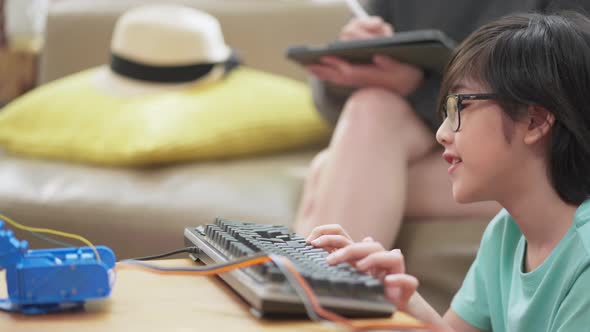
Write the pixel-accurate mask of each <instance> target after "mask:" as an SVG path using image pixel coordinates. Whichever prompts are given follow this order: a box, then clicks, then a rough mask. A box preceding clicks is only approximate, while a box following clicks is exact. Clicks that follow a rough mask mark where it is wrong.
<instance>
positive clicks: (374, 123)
mask: <svg viewBox="0 0 590 332" xmlns="http://www.w3.org/2000/svg"><path fill="white" fill-rule="evenodd" d="M342 117H343V118H344V119H345V121H349V122H350V123H351V124H353V125H354V126H355V127H357V128H358V127H360V128H365V129H369V130H372V129H375V128H383V127H384V125H386V126H387V128H388V129H394V128H390V127H391V126H394V127H403V126H405V125H407V123H408V122H409V121H412V120H413V118H415V117H416V115H415V114H414V112H413V110H412V107H411V106H410V104H409V103H408V102H407V101H406V100H405V99H404V98H403V97H402V96H400V95H398V94H396V93H393V92H391V91H389V90H386V89H381V88H364V89H359V90H357V91H356V92H355V93H353V94H352V95H351V96H350V98H349V99H348V101H347V102H346V105H345V106H344V110H343V113H342Z"/></svg>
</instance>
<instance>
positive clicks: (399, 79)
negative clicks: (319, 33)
mask: <svg viewBox="0 0 590 332" xmlns="http://www.w3.org/2000/svg"><path fill="white" fill-rule="evenodd" d="M392 35H393V27H392V26H391V25H390V24H389V23H387V22H385V21H383V19H382V18H380V17H378V16H370V17H368V18H365V19H357V18H355V19H352V20H351V21H350V22H349V23H348V24H346V26H344V28H343V29H342V31H341V33H340V40H345V41H346V40H357V39H370V38H378V37H387V36H392ZM372 60H373V61H372V63H370V64H363V65H358V64H351V63H349V62H347V61H345V60H343V59H341V58H338V57H334V56H326V57H322V58H321V59H320V63H317V64H310V65H308V66H307V69H308V70H309V71H310V73H311V74H312V75H314V76H316V77H317V78H318V79H320V80H323V81H328V82H331V83H333V84H336V85H341V86H347V87H357V88H361V87H381V88H385V89H388V90H391V91H393V92H395V93H397V94H400V95H402V96H407V95H409V94H411V93H412V92H414V91H415V90H416V89H417V88H418V87H419V86H420V84H421V83H422V81H423V79H424V73H423V72H422V70H421V69H420V68H418V67H415V66H412V65H409V64H405V63H401V62H399V61H396V60H394V59H391V58H390V57H387V56H383V55H375V56H374V57H373V59H372Z"/></svg>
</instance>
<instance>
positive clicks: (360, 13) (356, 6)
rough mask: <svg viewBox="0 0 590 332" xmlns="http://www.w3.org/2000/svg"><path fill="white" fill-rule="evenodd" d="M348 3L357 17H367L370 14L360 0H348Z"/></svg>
mask: <svg viewBox="0 0 590 332" xmlns="http://www.w3.org/2000/svg"><path fill="white" fill-rule="evenodd" d="M346 4H347V5H348V8H350V11H351V12H352V13H353V14H354V16H355V17H356V18H367V17H369V14H367V12H366V11H365V9H364V8H363V6H361V4H360V3H359V2H358V0H346Z"/></svg>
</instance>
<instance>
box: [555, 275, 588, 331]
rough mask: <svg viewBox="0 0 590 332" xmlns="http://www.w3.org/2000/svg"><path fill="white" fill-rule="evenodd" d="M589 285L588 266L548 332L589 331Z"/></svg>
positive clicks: (564, 301) (566, 297) (563, 302)
mask: <svg viewBox="0 0 590 332" xmlns="http://www.w3.org/2000/svg"><path fill="white" fill-rule="evenodd" d="M588 285H590V267H588V266H586V269H585V270H584V272H582V273H581V274H580V276H579V277H578V278H577V279H576V281H575V282H574V285H573V286H572V288H571V289H570V291H569V292H568V294H567V295H566V296H565V298H564V300H563V301H562V302H561V305H560V306H559V309H558V311H557V314H556V315H555V319H554V320H553V323H552V324H551V328H550V329H548V330H547V331H552V332H566V331H588V328H589V327H590V314H589V313H590V296H588Z"/></svg>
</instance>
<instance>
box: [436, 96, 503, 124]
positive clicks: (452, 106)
mask: <svg viewBox="0 0 590 332" xmlns="http://www.w3.org/2000/svg"><path fill="white" fill-rule="evenodd" d="M495 98H498V95H497V94H495V93H477V94H451V95H448V96H446V98H445V102H444V104H443V110H442V111H443V116H444V119H448V120H449V125H450V126H451V128H452V129H453V131H454V132H457V131H459V128H461V111H462V110H463V109H464V108H465V105H463V101H465V100H487V99H495ZM444 119H443V120H444Z"/></svg>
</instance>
